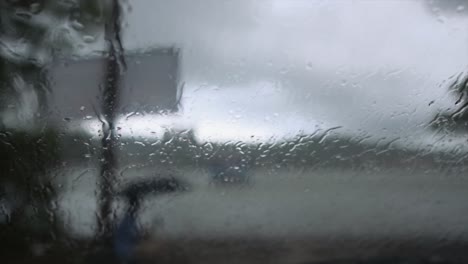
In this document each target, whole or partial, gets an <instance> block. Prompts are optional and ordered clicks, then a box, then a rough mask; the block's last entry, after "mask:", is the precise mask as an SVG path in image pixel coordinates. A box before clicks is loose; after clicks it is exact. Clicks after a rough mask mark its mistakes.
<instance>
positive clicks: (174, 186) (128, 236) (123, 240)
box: [114, 177, 188, 263]
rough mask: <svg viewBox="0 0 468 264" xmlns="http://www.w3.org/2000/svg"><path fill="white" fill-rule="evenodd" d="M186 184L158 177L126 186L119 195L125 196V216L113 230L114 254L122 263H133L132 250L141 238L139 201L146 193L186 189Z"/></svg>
mask: <svg viewBox="0 0 468 264" xmlns="http://www.w3.org/2000/svg"><path fill="white" fill-rule="evenodd" d="M187 189H188V188H187V185H185V184H182V183H181V182H180V181H179V180H177V179H175V178H173V177H170V178H158V179H151V180H144V181H140V182H137V183H134V184H131V185H129V186H127V187H126V188H125V189H123V190H122V191H121V192H119V195H121V196H123V197H125V199H126V201H127V203H128V207H127V210H126V212H125V216H124V217H123V219H122V221H121V222H120V223H119V224H118V226H117V228H116V229H115V232H114V250H115V255H116V257H118V259H119V260H120V261H122V262H123V263H135V256H134V250H135V248H136V246H137V245H138V242H139V241H140V239H141V234H140V233H141V232H140V230H139V228H138V225H137V217H138V213H139V210H140V202H141V201H142V200H143V198H144V197H147V196H148V195H159V194H166V193H174V192H180V191H185V190H187Z"/></svg>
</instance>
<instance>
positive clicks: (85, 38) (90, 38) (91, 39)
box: [83, 35, 96, 43]
mask: <svg viewBox="0 0 468 264" xmlns="http://www.w3.org/2000/svg"><path fill="white" fill-rule="evenodd" d="M95 40H96V38H95V37H94V36H91V35H85V36H83V41H84V42H86V43H92V42H94V41H95Z"/></svg>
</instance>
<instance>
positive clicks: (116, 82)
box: [98, 0, 126, 239]
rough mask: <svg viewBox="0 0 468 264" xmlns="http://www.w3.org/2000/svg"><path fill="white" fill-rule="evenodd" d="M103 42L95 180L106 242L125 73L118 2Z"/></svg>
mask: <svg viewBox="0 0 468 264" xmlns="http://www.w3.org/2000/svg"><path fill="white" fill-rule="evenodd" d="M105 39H106V42H107V45H108V54H107V58H106V65H105V76H104V80H103V83H102V85H103V87H102V88H103V89H102V97H101V100H102V101H101V123H102V132H103V138H102V141H101V145H102V152H101V171H100V179H99V188H100V194H99V200H98V205H99V209H98V210H99V211H98V227H99V231H98V237H100V238H104V239H109V238H110V236H111V235H112V228H113V226H112V200H113V197H114V187H113V185H114V182H115V179H116V176H115V175H116V173H117V168H118V162H117V157H116V154H115V150H116V148H117V140H118V138H117V135H116V131H115V121H116V116H117V108H118V105H119V97H120V85H121V76H122V73H123V71H124V70H125V69H126V64H125V58H124V49H123V46H122V40H121V8H120V3H119V1H118V0H111V6H110V16H109V18H108V19H107V21H106V24H105Z"/></svg>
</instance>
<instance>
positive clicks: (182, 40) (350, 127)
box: [124, 0, 468, 145]
mask: <svg viewBox="0 0 468 264" xmlns="http://www.w3.org/2000/svg"><path fill="white" fill-rule="evenodd" d="M441 3H446V2H441ZM454 3H455V2H454ZM465 8H468V7H464V6H459V5H451V6H448V7H447V6H446V7H444V6H442V7H441V6H438V5H429V4H428V2H427V1H307V0H269V1H267V0H261V1H247V0H236V1H230V0H225V1H219V0H196V1H185V0H173V1H163V0H139V1H131V2H130V1H129V2H128V3H127V4H126V7H125V9H126V12H125V30H124V45H125V47H126V49H127V50H135V49H139V50H141V49H143V50H144V49H152V48H154V47H158V46H173V45H174V46H176V47H179V48H180V49H181V54H182V56H181V71H182V77H181V81H182V82H184V83H185V92H184V95H183V98H182V105H183V109H182V111H181V112H180V113H179V116H178V119H177V118H172V120H169V121H168V120H167V118H166V119H165V118H163V117H152V118H154V122H148V121H149V120H147V118H148V117H145V118H146V119H145V118H143V119H142V118H141V117H138V116H135V117H133V118H132V120H127V121H128V122H132V123H131V125H132V133H133V134H138V131H140V132H142V133H143V134H144V132H143V131H151V130H155V129H156V128H153V127H150V126H159V125H158V124H160V123H161V122H162V121H164V122H165V123H164V124H168V123H169V124H172V125H174V123H183V124H186V125H187V126H189V127H193V128H194V129H195V132H196V135H197V136H198V137H199V138H200V139H201V140H222V141H224V140H247V141H249V140H264V139H268V138H271V137H274V138H276V139H280V138H283V137H289V136H293V135H296V134H297V133H313V132H314V131H316V130H317V129H319V128H321V129H326V128H330V127H336V126H340V127H341V128H340V129H338V130H337V132H338V133H345V134H350V135H355V134H356V133H360V134H362V133H367V134H371V135H375V136H376V137H377V138H379V137H384V136H385V137H388V138H389V140H391V139H393V138H396V137H401V138H402V139H404V140H400V141H399V142H401V143H402V144H405V145H406V144H407V143H408V142H413V143H414V142H418V143H416V145H417V144H420V143H424V144H426V143H431V142H433V141H434V136H433V135H432V134H433V132H432V131H430V130H429V129H427V128H425V127H426V125H427V123H428V122H429V121H430V120H431V119H432V118H433V117H434V115H435V113H437V111H438V110H440V109H444V108H447V107H453V98H452V95H450V94H448V93H447V88H446V86H447V80H448V78H450V77H451V76H453V75H455V74H459V73H460V72H463V71H466V70H467V69H468V16H466V12H465ZM433 101H434V102H433ZM160 119H161V120H160ZM162 119H164V120H162ZM159 121H161V122H159ZM129 124H130V123H129ZM421 135H423V136H421Z"/></svg>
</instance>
